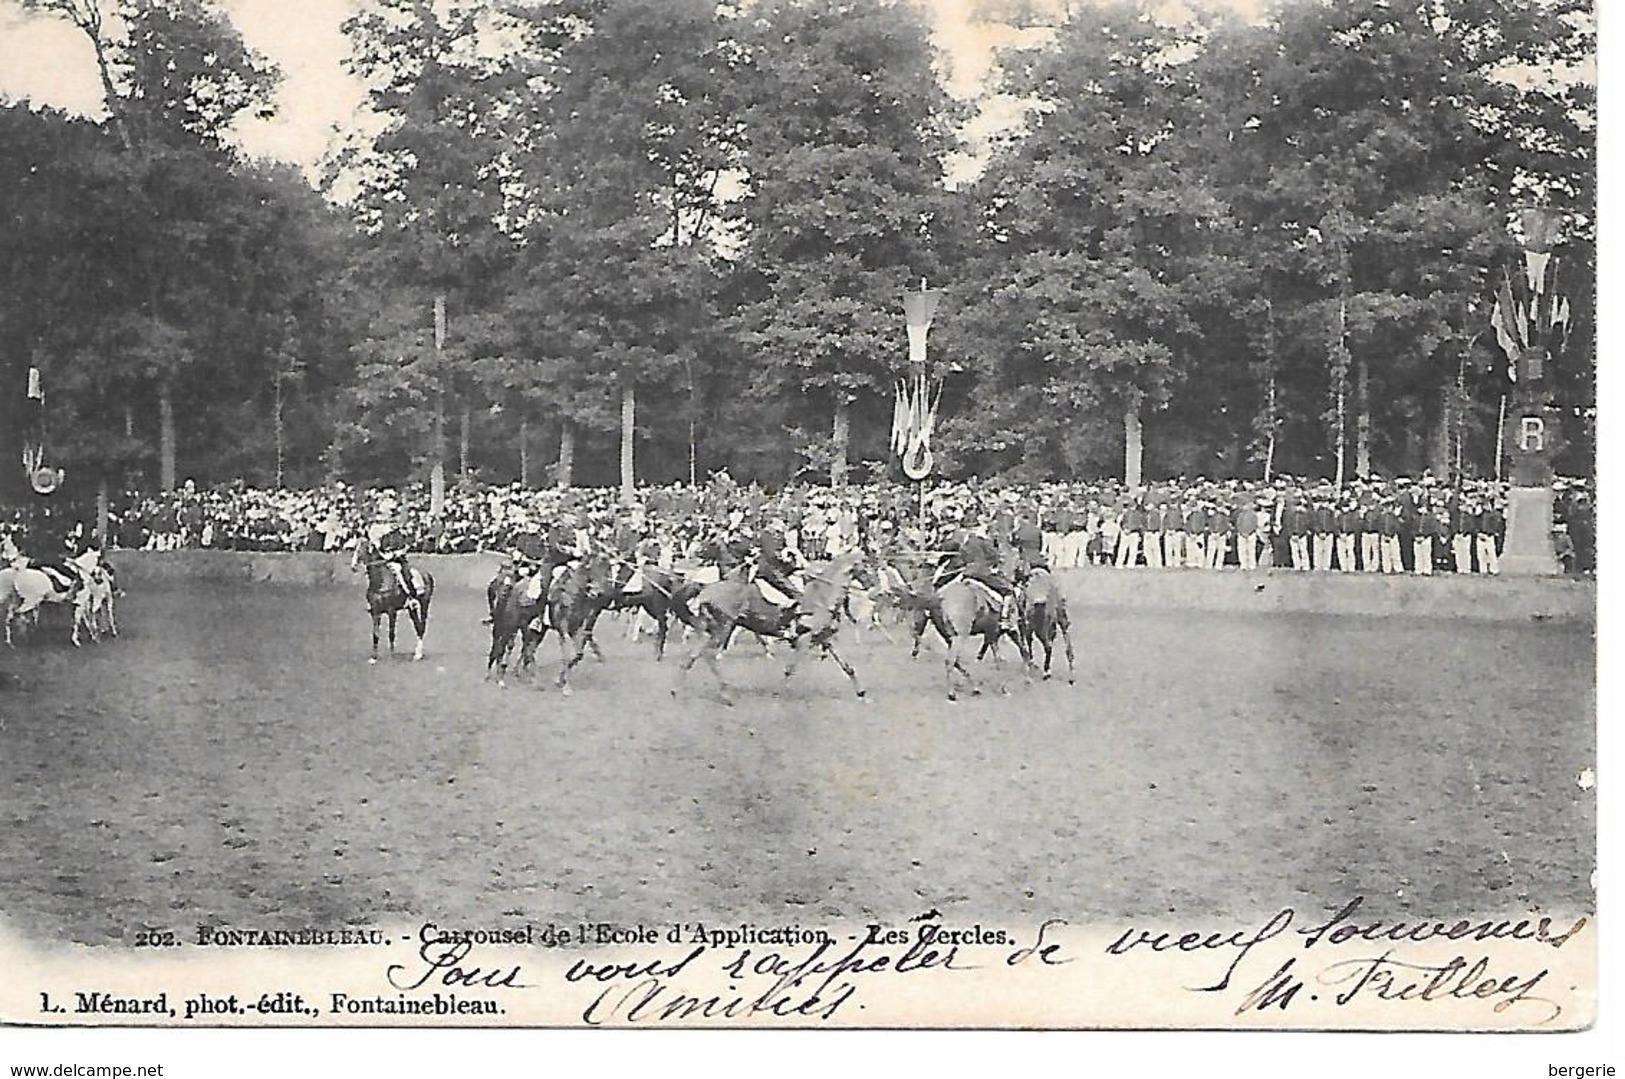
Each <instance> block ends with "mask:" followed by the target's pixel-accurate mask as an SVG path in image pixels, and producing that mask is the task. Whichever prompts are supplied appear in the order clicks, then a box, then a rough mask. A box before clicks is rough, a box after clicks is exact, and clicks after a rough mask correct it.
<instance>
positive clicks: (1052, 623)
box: [1021, 566, 1078, 686]
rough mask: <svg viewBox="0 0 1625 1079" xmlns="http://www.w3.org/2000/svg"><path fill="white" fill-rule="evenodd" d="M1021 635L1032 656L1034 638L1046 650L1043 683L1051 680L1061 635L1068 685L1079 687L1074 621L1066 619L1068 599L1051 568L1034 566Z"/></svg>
mask: <svg viewBox="0 0 1625 1079" xmlns="http://www.w3.org/2000/svg"><path fill="white" fill-rule="evenodd" d="M1022 603H1023V611H1022V619H1021V622H1022V633H1023V637H1024V639H1025V641H1026V644H1027V651H1028V654H1029V655H1030V654H1031V653H1032V647H1033V646H1032V642H1033V640H1034V638H1036V639H1037V640H1038V643H1040V644H1042V645H1043V646H1044V679H1045V681H1048V680H1049V677H1050V661H1051V660H1052V659H1054V657H1055V635H1056V633H1057V632H1058V633H1060V635H1061V640H1062V641H1063V642H1064V643H1065V644H1066V684H1067V685H1069V686H1071V685H1076V684H1077V681H1078V679H1077V673H1076V670H1075V665H1074V662H1073V658H1072V620H1071V618H1070V617H1069V616H1068V615H1067V611H1066V597H1065V596H1064V595H1062V594H1061V589H1060V586H1059V585H1057V584H1056V583H1055V575H1054V574H1052V573H1051V572H1050V570H1049V567H1048V566H1035V567H1033V570H1032V572H1031V574H1030V575H1029V576H1028V578H1027V585H1026V589H1025V592H1024V594H1023V597H1022Z"/></svg>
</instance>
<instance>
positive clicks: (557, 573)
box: [525, 563, 565, 603]
mask: <svg viewBox="0 0 1625 1079" xmlns="http://www.w3.org/2000/svg"><path fill="white" fill-rule="evenodd" d="M564 570H565V566H564V564H563V563H560V564H559V565H557V566H554V567H553V572H552V574H550V575H549V576H548V579H547V581H546V583H543V581H542V575H541V574H540V573H532V574H529V575H528V576H526V578H525V598H526V599H528V600H530V601H531V602H532V603H539V602H541V600H542V599H543V598H545V597H546V595H547V593H548V591H549V590H551V589H552V587H553V586H554V585H556V584H558V583H559V578H560V577H562V576H564Z"/></svg>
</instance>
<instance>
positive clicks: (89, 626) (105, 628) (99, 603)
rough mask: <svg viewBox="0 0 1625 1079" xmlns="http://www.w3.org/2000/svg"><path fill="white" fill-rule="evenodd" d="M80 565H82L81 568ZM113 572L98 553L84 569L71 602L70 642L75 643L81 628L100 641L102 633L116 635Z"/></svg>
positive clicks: (77, 641)
mask: <svg viewBox="0 0 1625 1079" xmlns="http://www.w3.org/2000/svg"><path fill="white" fill-rule="evenodd" d="M82 568H83V567H82ZM114 590H115V588H114V582H113V574H112V572H111V571H110V570H109V569H108V567H107V565H106V564H105V563H103V562H102V561H101V560H100V557H99V556H98V557H97V558H96V559H95V561H94V564H93V565H92V566H91V567H90V568H88V569H84V581H83V583H82V584H81V586H80V588H79V592H78V595H77V596H75V597H74V601H73V638H72V639H73V643H74V646H75V647H78V645H79V634H80V631H81V630H83V631H85V632H88V633H89V634H90V639H91V640H92V641H100V640H101V639H102V634H104V633H106V634H110V635H112V636H114V637H117V636H118V621H117V619H115V618H114V617H113V593H114Z"/></svg>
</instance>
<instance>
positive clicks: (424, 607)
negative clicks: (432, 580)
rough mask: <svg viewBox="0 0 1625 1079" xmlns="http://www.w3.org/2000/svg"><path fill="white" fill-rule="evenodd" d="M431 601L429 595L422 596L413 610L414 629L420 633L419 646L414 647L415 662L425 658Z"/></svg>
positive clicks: (413, 657) (413, 656)
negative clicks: (424, 644)
mask: <svg viewBox="0 0 1625 1079" xmlns="http://www.w3.org/2000/svg"><path fill="white" fill-rule="evenodd" d="M429 601H430V597H429V596H424V597H422V598H421V599H420V600H419V601H418V605H417V610H415V611H413V612H412V630H413V631H414V632H415V633H416V634H417V635H418V643H417V647H416V648H414V649H412V660H413V662H416V661H418V660H420V659H422V658H423V638H424V637H425V636H426V635H427V634H428V632H429Z"/></svg>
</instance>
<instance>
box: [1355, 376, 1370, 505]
mask: <svg viewBox="0 0 1625 1079" xmlns="http://www.w3.org/2000/svg"><path fill="white" fill-rule="evenodd" d="M1354 409H1355V411H1354V474H1355V475H1356V476H1359V477H1360V478H1361V479H1364V478H1365V477H1367V476H1369V475H1371V364H1370V362H1369V361H1368V360H1367V359H1366V358H1365V357H1364V356H1356V357H1355V358H1354Z"/></svg>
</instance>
